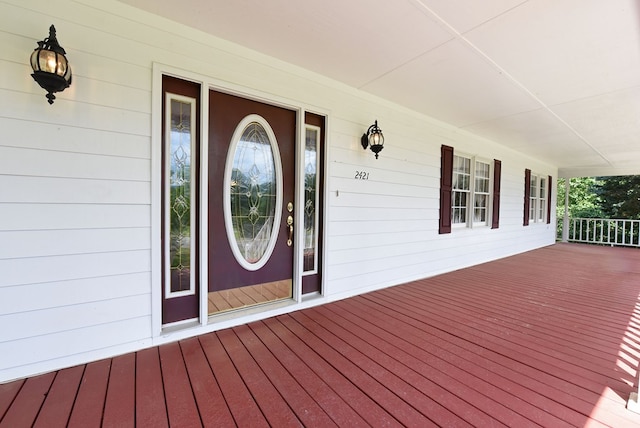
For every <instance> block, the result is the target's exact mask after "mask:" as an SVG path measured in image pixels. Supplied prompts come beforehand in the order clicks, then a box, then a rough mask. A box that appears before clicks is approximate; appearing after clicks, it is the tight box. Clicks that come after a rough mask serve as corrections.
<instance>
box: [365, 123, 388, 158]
mask: <svg viewBox="0 0 640 428" xmlns="http://www.w3.org/2000/svg"><path fill="white" fill-rule="evenodd" d="M360 142H361V143H362V148H363V149H365V150H367V147H371V151H372V152H373V153H375V154H376V159H378V153H380V151H381V150H382V149H383V148H384V135H382V129H380V128H378V121H377V120H376V122H375V123H374V124H373V125H371V126H370V127H369V129H367V132H365V133H364V134H362V139H361V140H360Z"/></svg>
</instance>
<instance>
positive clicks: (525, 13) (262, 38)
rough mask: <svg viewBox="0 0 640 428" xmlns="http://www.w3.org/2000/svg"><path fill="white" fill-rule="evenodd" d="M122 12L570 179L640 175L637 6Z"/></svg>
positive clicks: (210, 1)
mask: <svg viewBox="0 0 640 428" xmlns="http://www.w3.org/2000/svg"><path fill="white" fill-rule="evenodd" d="M121 1H123V2H124V3H128V4H130V5H132V6H135V7H138V8H141V9H145V10H147V11H150V12H152V13H155V14H158V15H161V16H164V17H167V18H170V19H173V20H175V21H178V22H181V23H184V24H186V25H189V26H191V27H194V28H197V29H200V30H202V31H205V32H207V33H211V34H213V35H215V36H218V37H220V38H223V39H226V40H229V41H232V42H235V43H238V44H240V45H244V46H246V47H249V48H251V49H254V50H257V51H260V52H263V53H265V54H268V55H270V56H273V57H276V58H279V59H282V60H284V61H287V62H289V63H292V64H295V65H298V66H301V67H304V68H306V69H309V70H312V71H315V72H318V73H321V74H323V75H326V76H328V77H331V78H333V79H336V80H338V81H341V82H344V83H346V84H348V85H351V86H353V87H356V88H359V89H361V90H363V91H366V92H370V93H372V94H375V95H377V96H380V97H383V98H386V99H388V100H391V101H393V102H396V103H398V104H401V105H404V106H406V107H409V108H411V109H413V110H416V111H419V112H422V113H424V114H427V115H429V116H432V117H434V118H437V119H440V120H442V121H444V122H448V123H450V124H452V125H454V126H456V127H459V128H461V129H465V130H468V131H470V132H473V133H475V134H477V135H481V136H484V137H486V138H489V139H492V140H494V141H497V142H499V143H501V144H503V145H505V146H508V147H510V148H512V149H514V150H516V151H518V152H521V153H525V154H527V155H530V156H533V157H535V158H538V159H541V160H543V161H545V162H548V163H549V164H551V165H554V166H557V167H558V168H559V169H560V175H561V176H589V175H616V174H640V141H639V140H640V7H639V4H638V1H637V0H616V1H615V2H610V1H602V0H564V1H561V2H559V1H556V0H535V1H534V0H529V1H527V0H484V1H482V2H478V1H476V0H393V1H391V0H349V1H347V2H345V1H343V0H323V1H298V2H291V1H290V0H270V1H258V0H236V1H228V0H181V1H179V2H176V1H173V0H121ZM319 53H321V54H319Z"/></svg>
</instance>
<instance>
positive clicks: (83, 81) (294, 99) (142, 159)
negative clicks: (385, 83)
mask: <svg viewBox="0 0 640 428" xmlns="http://www.w3.org/2000/svg"><path fill="white" fill-rule="evenodd" d="M52 22H53V23H55V24H56V27H57V30H58V37H59V41H60V43H61V44H62V45H63V46H64V47H65V49H66V50H67V54H68V57H69V60H70V62H71V64H72V67H73V72H74V77H73V84H72V86H71V87H70V88H68V89H67V90H65V91H64V92H62V93H59V94H58V95H57V99H56V101H55V104H54V105H48V104H47V102H46V99H45V97H44V92H43V91H42V90H41V89H40V88H39V87H38V86H37V85H36V84H35V82H33V81H32V79H31V78H30V77H29V74H30V73H31V71H30V67H29V64H28V62H27V61H28V54H29V52H31V51H32V50H33V49H34V47H35V43H36V41H37V40H41V39H42V38H43V37H44V36H46V29H47V28H48V26H49V25H51V23H52ZM0 23H1V24H2V25H0V28H2V30H0V43H1V44H2V45H3V46H4V47H5V49H3V51H2V53H0V66H2V70H3V75H2V76H3V78H2V79H0V97H2V100H3V102H2V103H1V104H0V128H2V129H3V138H2V140H1V141H0V189H2V193H0V242H2V243H3V246H2V248H0V271H1V272H3V276H2V278H0V321H6V322H9V321H14V320H17V319H18V318H20V320H21V322H22V321H24V322H26V324H25V326H27V327H25V331H24V332H23V336H25V337H22V338H20V339H18V338H17V335H16V336H12V339H11V340H10V341H5V342H2V341H1V339H0V349H11V352H10V354H9V355H11V357H12V359H13V360H15V362H5V361H3V364H2V365H0V379H2V378H4V374H3V373H20V369H18V368H16V367H19V366H20V365H22V364H33V366H32V367H46V361H47V360H51V361H56V363H55V364H62V363H60V361H62V360H64V357H65V352H64V351H63V350H62V347H61V346H58V345H55V343H54V342H52V340H54V339H55V340H64V341H68V342H72V343H73V346H71V348H70V349H69V350H68V351H67V355H69V356H71V357H70V358H71V360H73V359H74V358H80V357H78V355H82V354H83V353H86V355H100V352H102V356H109V355H112V352H114V351H113V350H115V349H118V350H119V349H124V348H126V347H127V346H131V347H135V346H139V345H136V344H141V343H149V342H150V341H151V339H152V337H151V331H154V330H153V329H154V328H156V330H157V326H152V325H151V322H152V317H151V306H152V304H153V301H152V297H153V295H152V293H153V290H152V282H151V281H152V268H154V266H153V265H152V263H151V260H152V258H154V257H157V253H156V251H157V249H156V248H152V242H155V241H154V240H157V239H158V237H157V236H154V235H153V234H154V233H157V230H156V231H155V232H154V227H155V224H154V223H153V220H152V219H154V218H157V214H158V213H159V210H160V207H159V206H152V204H153V202H154V201H155V199H154V198H153V197H152V196H153V194H154V193H153V192H154V191H157V189H154V188H153V187H152V186H154V185H157V179H158V177H154V176H153V171H154V170H155V169H154V168H158V165H159V163H158V162H159V160H158V159H156V158H155V157H154V156H157V154H158V153H159V150H158V147H152V144H151V133H152V129H151V126H152V115H151V112H152V102H153V101H152V96H153V95H154V94H153V93H152V77H153V70H152V65H153V64H154V63H158V64H167V65H168V66H171V67H180V68H181V69H184V70H188V71H189V72H190V73H191V72H192V73H195V74H198V75H202V76H207V78H210V79H211V83H214V84H216V85H221V86H223V87H226V88H227V89H231V90H234V89H239V90H242V91H245V92H254V91H255V92H259V93H261V94H262V96H263V97H264V98H267V99H269V98H272V99H273V100H274V101H276V102H283V103H285V104H293V105H302V106H307V107H308V108H309V109H310V110H316V109H317V110H319V111H324V112H330V113H328V122H327V142H326V143H327V162H326V165H327V171H326V174H325V177H326V180H327V182H326V189H327V191H326V204H325V206H326V207H327V212H326V215H325V220H326V227H325V228H324V229H325V231H326V239H325V248H326V257H325V258H324V260H325V262H324V263H325V267H326V272H325V275H324V276H325V280H326V282H325V284H323V292H324V295H325V296H326V299H327V300H332V299H337V298H339V297H343V296H345V295H349V294H354V293H356V292H363V291H367V290H371V289H375V288H380V287H386V286H389V285H394V284H398V283H401V282H404V281H408V280H412V279H418V278H423V277H425V276H431V275H434V274H436V273H440V272H444V271H448V270H455V269H458V268H460V267H463V266H468V265H471V264H475V263H479V262H482V261H486V260H490V259H495V258H499V257H503V256H507V255H511V254H514V253H517V252H521V251H525V250H528V249H531V248H536V247H540V246H544V245H548V244H550V243H552V242H553V240H554V237H555V234H554V232H553V230H552V228H550V227H548V225H544V227H541V225H533V226H531V227H529V228H528V229H527V230H523V228H522V227H521V216H522V186H523V184H522V177H521V171H522V170H523V169H524V168H532V169H533V170H535V171H538V172H540V173H543V174H551V175H555V173H556V171H555V170H554V169H553V168H552V167H550V166H548V165H545V164H541V163H539V162H535V161H533V160H531V159H524V158H522V157H520V156H519V155H517V154H516V153H514V152H511V151H507V150H505V149H503V148H501V147H500V146H497V145H495V144H492V143H491V142H488V141H486V140H480V139H477V138H475V137H473V136H472V135H470V134H465V133H464V132H463V131H460V130H455V129H453V128H452V127H449V126H448V125H446V124H442V123H440V122H437V121H435V120H432V119H430V118H427V117H424V116H421V115H418V114H416V113H414V112H411V111H409V110H406V109H403V108H400V107H398V106H397V105H394V104H391V103H387V102H385V101H384V100H381V99H378V98H375V97H372V96H370V95H368V94H366V93H363V92H360V91H357V90H354V89H352V88H349V87H346V86H344V85H342V84H340V83H337V82H334V81H331V80H329V79H327V78H324V77H322V76H319V75H316V74H314V73H311V72H308V71H305V70H301V69H299V68H296V67H293V66H291V65H288V64H285V63H283V62H280V61H277V60H274V59H272V58H267V57H265V56H263V55H260V54H256V53H255V52H253V51H250V50H247V49H244V48H242V47H239V46H236V45H233V44H231V43H228V42H225V41H223V40H219V39H216V38H213V37H209V36H206V35H204V34H203V33H200V32H198V31H196V30H192V29H188V28H185V27H182V26H180V25H178V24H175V23H172V22H170V21H168V20H165V19H162V18H159V17H155V16H153V15H150V14H147V13H144V12H142V11H139V10H136V9H132V8H130V7H128V6H126V5H124V4H121V3H119V2H115V1H107V2H100V3H96V2H93V1H90V0H80V1H70V0H59V1H56V2H50V1H46V0H38V1H35V0H34V1H33V2H28V4H25V2H23V1H20V0H9V1H7V2H3V3H1V4H0ZM114 29H117V31H115V30H114ZM315 106H317V107H315ZM376 119H377V120H378V122H379V124H380V126H381V128H382V129H383V132H384V133H385V137H386V145H385V149H384V150H383V151H382V152H381V153H380V158H379V159H377V160H376V159H375V158H374V156H373V154H372V153H371V151H370V150H366V151H365V150H363V149H362V146H361V145H360V136H361V135H362V133H363V132H364V130H365V129H366V127H367V126H369V125H370V124H371V123H372V122H373V121H374V120H376ZM442 144H445V145H449V146H452V147H454V150H455V151H461V152H464V153H474V154H477V155H478V156H479V157H482V158H487V159H494V158H497V159H500V160H501V161H502V186H501V218H500V229H497V230H494V231H491V230H490V229H489V227H490V226H487V227H486V228H481V229H475V230H472V231H471V230H454V231H453V233H451V234H449V235H448V236H439V235H438V233H437V231H438V213H439V177H440V146H441V145H442ZM152 153H154V155H152ZM357 172H365V173H367V174H368V180H357V179H356V174H357ZM154 260H155V259H154ZM156 291H157V290H156ZM145 300H146V301H145ZM143 301H144V302H143ZM5 302H16V303H15V305H12V304H10V303H5ZM119 303H123V305H119ZM66 308H71V309H70V312H68V313H67V315H66V316H68V317H69V318H73V320H72V321H73V327H74V328H75V330H73V329H70V324H69V323H68V320H64V321H54V322H49V320H50V317H51V316H52V314H54V315H55V316H56V317H57V316H58V314H62V313H65V309H66ZM96 310H97V312H96ZM22 312H24V314H22V315H19V314H20V313H22ZM70 314H73V316H71V315H70ZM154 315H155V314H154ZM158 315H159V314H158ZM60 317H61V318H64V316H63V315H60ZM38 326H40V327H38ZM27 330H28V331H27ZM0 337H1V336H0ZM14 339H15V340H14ZM50 346H53V347H52V348H49V347H50ZM123 347H124V348H123ZM35 349H38V350H40V349H50V351H47V352H46V353H45V354H43V355H41V356H40V357H37V356H35V355H34V353H33V350H35ZM109 349H111V350H112V351H109ZM25 356H27V357H28V358H26V359H24V358H23V357H25ZM38 358H40V359H41V360H40V361H38ZM21 360H23V361H22V362H18V361H21ZM71 360H69V361H71ZM9 361H12V360H9ZM73 361H75V360H73ZM55 364H54V363H52V366H51V367H52V368H53V367H55ZM14 365H15V366H16V367H14ZM6 376H9V375H6Z"/></svg>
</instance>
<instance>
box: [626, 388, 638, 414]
mask: <svg viewBox="0 0 640 428" xmlns="http://www.w3.org/2000/svg"><path fill="white" fill-rule="evenodd" d="M639 388H640V387H639ZM627 410H631V411H632V412H634V413H640V403H638V393H637V392H635V391H634V392H632V393H631V395H630V396H629V401H627Z"/></svg>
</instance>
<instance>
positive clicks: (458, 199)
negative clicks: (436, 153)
mask: <svg viewBox="0 0 640 428" xmlns="http://www.w3.org/2000/svg"><path fill="white" fill-rule="evenodd" d="M490 171H491V165H490V164H489V163H487V162H482V161H479V160H474V159H473V158H470V157H465V156H458V155H454V156H453V189H452V205H451V218H452V223H453V225H458V226H472V225H474V226H485V225H487V221H488V218H489V215H488V214H489V201H490V197H491V193H490V189H491V187H490V182H491V175H490Z"/></svg>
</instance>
